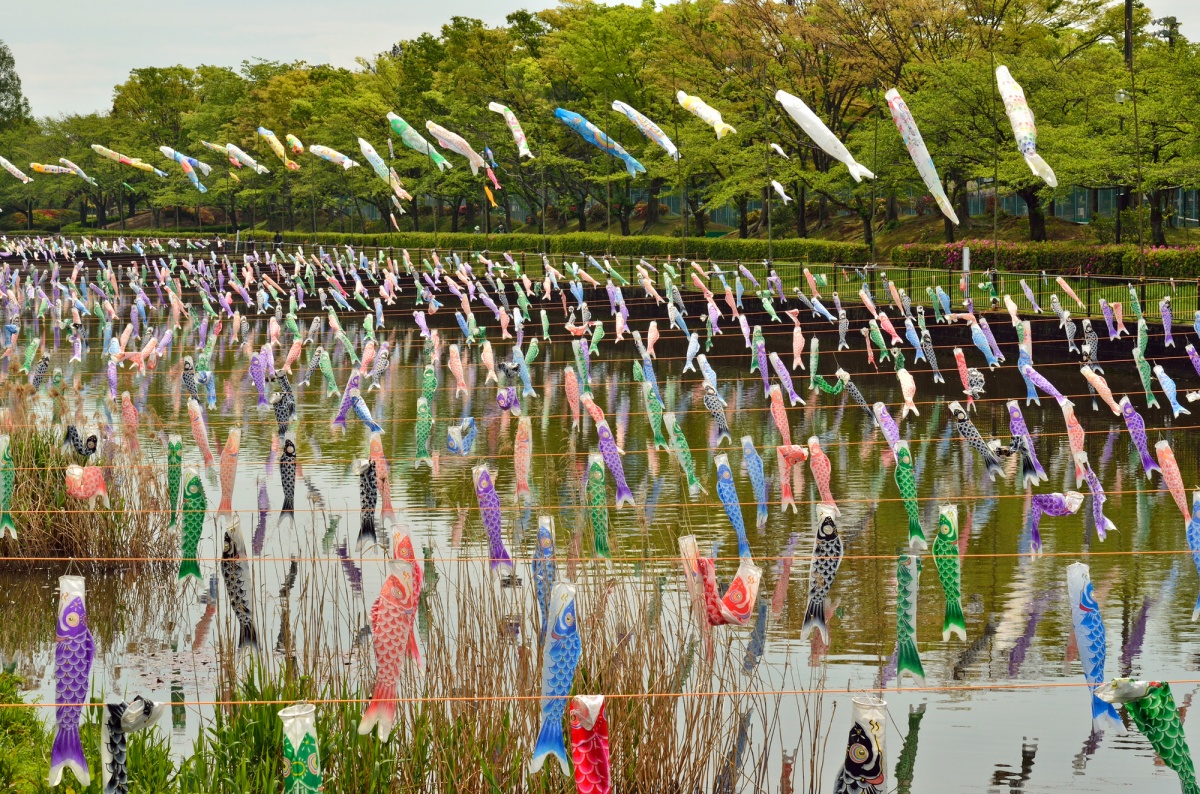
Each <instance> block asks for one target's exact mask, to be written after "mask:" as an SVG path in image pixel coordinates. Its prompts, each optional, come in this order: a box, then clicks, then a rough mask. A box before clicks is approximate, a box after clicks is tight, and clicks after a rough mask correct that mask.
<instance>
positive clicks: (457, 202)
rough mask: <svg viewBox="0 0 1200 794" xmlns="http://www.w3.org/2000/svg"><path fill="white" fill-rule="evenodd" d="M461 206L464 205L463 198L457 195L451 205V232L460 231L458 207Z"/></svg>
mask: <svg viewBox="0 0 1200 794" xmlns="http://www.w3.org/2000/svg"><path fill="white" fill-rule="evenodd" d="M461 206H462V199H461V198H458V197H455V199H454V201H453V203H452V204H451V205H450V232H451V233H454V232H457V231H458V208H459V207H461Z"/></svg>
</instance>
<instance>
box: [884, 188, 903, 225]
mask: <svg viewBox="0 0 1200 794" xmlns="http://www.w3.org/2000/svg"><path fill="white" fill-rule="evenodd" d="M883 206H884V218H883V220H884V223H899V222H900V201H899V200H898V199H897V198H896V194H894V193H889V194H888V197H887V201H885V202H884V205H883Z"/></svg>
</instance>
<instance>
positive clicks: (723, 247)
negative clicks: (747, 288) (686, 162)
mask: <svg viewBox="0 0 1200 794" xmlns="http://www.w3.org/2000/svg"><path fill="white" fill-rule="evenodd" d="M273 237H274V233H272V232H245V231H244V232H242V239H243V240H258V241H267V242H269V241H270V240H271V239H272V238H273ZM283 239H284V241H285V242H287V243H300V244H303V245H309V246H311V245H337V246H341V245H352V246H355V247H356V248H361V247H383V248H408V249H409V251H410V253H411V252H413V251H414V250H415V249H422V248H432V247H433V246H434V241H435V239H436V241H437V246H438V247H439V248H441V249H454V250H457V251H481V250H487V251H493V252H499V251H513V252H516V251H524V252H526V253H529V254H536V253H537V252H539V251H541V250H542V245H543V238H542V236H541V235H538V234H493V235H490V236H489V235H482V234H468V233H462V232H459V233H456V234H445V233H444V234H438V235H437V236H436V238H435V236H434V234H433V233H432V232H420V233H416V232H405V233H401V234H365V235H364V234H340V233H336V232H325V233H317V234H312V233H305V232H284V233H283ZM609 239H610V238H609V236H608V235H607V234H605V233H603V232H574V233H571V234H554V235H548V236H547V237H546V238H545V244H546V245H548V246H549V249H550V250H549V253H552V254H568V255H571V254H579V253H581V252H583V253H591V254H601V253H604V252H605V251H606V250H607V251H608V253H610V254H612V255H615V256H620V257H626V256H646V257H649V256H679V252H680V250H681V241H680V240H679V238H672V237H661V236H651V235H645V236H639V235H631V236H629V237H622V236H619V235H614V236H613V237H612V238H611V247H610V244H609ZM767 250H768V246H767V241H766V240H741V239H736V238H726V237H717V238H698V237H697V238H692V237H689V238H688V239H687V256H688V258H689V259H701V260H702V259H715V260H722V261H734V260H745V261H754V260H759V259H766V258H767ZM773 251H774V255H775V258H776V259H778V260H797V261H799V260H805V259H807V260H808V261H811V262H836V263H860V262H866V261H867V259H868V258H869V256H870V248H868V247H867V246H865V245H862V244H861V243H841V242H831V241H827V240H807V239H799V238H787V239H783V240H775V241H774V244H773Z"/></svg>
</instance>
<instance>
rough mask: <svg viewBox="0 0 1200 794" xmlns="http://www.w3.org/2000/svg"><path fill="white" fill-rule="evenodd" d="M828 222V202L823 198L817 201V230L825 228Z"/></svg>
mask: <svg viewBox="0 0 1200 794" xmlns="http://www.w3.org/2000/svg"><path fill="white" fill-rule="evenodd" d="M828 222H829V200H828V199H826V198H825V197H824V196H821V197H820V198H818V199H817V228H818V229H823V228H825V224H827V223H828Z"/></svg>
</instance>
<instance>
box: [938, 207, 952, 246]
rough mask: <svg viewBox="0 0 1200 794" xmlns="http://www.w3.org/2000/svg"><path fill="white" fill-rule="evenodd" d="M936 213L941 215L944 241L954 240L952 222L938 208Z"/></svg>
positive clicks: (950, 241)
mask: <svg viewBox="0 0 1200 794" xmlns="http://www.w3.org/2000/svg"><path fill="white" fill-rule="evenodd" d="M938 214H939V215H941V216H942V229H943V230H944V231H945V236H946V242H948V243H952V242H954V223H953V222H951V220H950V219H949V218H947V217H946V216H945V214H943V213H942V211H941V210H940V209H939V210H938Z"/></svg>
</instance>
